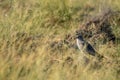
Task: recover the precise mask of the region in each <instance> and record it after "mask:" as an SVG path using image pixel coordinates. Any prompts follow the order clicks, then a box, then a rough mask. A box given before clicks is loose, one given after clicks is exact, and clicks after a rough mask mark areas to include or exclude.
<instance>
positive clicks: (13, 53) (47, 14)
mask: <svg viewBox="0 0 120 80" xmlns="http://www.w3.org/2000/svg"><path fill="white" fill-rule="evenodd" d="M119 5H120V0H114V1H112V0H103V1H101V0H0V32H1V34H0V80H119V79H120V76H119V75H120V44H119V42H118V41H116V43H117V44H116V45H112V46H111V47H109V45H108V44H105V45H100V46H99V49H98V50H99V52H100V53H102V54H104V55H106V56H108V57H110V58H111V59H112V60H113V63H111V64H106V63H104V64H103V65H102V67H101V68H100V69H98V70H88V69H87V68H84V67H81V66H80V64H79V63H78V62H77V58H78V56H79V54H80V52H79V50H76V49H74V48H69V47H68V46H67V45H63V46H62V48H59V47H50V44H54V43H55V42H58V41H60V40H63V39H64V38H65V37H66V35H67V34H73V33H74V31H75V30H77V29H78V27H79V25H80V24H81V23H82V21H83V20H84V18H86V15H94V14H96V13H98V12H100V10H101V9H102V8H105V7H110V8H112V9H113V10H120V6H119ZM113 22H114V24H115V25H114V26H113V28H114V29H113V32H114V33H115V35H116V36H117V37H120V24H119V23H117V22H116V21H113ZM119 22H120V20H119ZM69 57H71V59H69ZM67 58H68V59H67Z"/></svg>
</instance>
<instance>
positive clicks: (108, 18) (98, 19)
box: [76, 9, 120, 44]
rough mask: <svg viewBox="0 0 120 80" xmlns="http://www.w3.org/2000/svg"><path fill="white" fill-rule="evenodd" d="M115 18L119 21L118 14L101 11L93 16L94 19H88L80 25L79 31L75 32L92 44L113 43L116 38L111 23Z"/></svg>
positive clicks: (110, 11) (119, 14)
mask: <svg viewBox="0 0 120 80" xmlns="http://www.w3.org/2000/svg"><path fill="white" fill-rule="evenodd" d="M116 17H117V19H118V17H119V19H120V12H118V11H112V10H110V9H108V10H106V11H102V12H101V13H99V14H96V15H94V17H90V18H88V19H87V21H86V22H84V24H83V25H80V27H79V30H77V31H76V32H77V33H81V34H82V35H83V36H84V38H86V39H87V40H90V41H91V42H93V43H94V44H95V43H97V42H99V43H106V42H110V41H112V42H115V39H116V36H115V34H114V33H113V27H114V26H113V22H114V21H115V20H114V19H116ZM119 19H118V20H119Z"/></svg>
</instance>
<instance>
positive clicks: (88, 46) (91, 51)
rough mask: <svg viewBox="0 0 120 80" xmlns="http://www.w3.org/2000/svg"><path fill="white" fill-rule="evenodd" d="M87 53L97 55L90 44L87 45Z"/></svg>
mask: <svg viewBox="0 0 120 80" xmlns="http://www.w3.org/2000/svg"><path fill="white" fill-rule="evenodd" d="M86 51H87V52H88V53H89V54H90V55H92V56H95V54H96V51H95V49H94V48H93V47H92V46H91V45H90V44H89V43H86Z"/></svg>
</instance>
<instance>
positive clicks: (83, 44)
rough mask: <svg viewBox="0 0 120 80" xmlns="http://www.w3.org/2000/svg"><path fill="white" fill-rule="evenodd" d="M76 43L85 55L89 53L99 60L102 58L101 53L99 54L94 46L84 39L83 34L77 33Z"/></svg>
mask: <svg viewBox="0 0 120 80" xmlns="http://www.w3.org/2000/svg"><path fill="white" fill-rule="evenodd" d="M76 43H77V47H78V49H79V50H80V51H81V52H82V53H83V54H86V55H90V56H93V57H97V58H98V59H99V60H100V59H102V58H104V56H103V55H101V54H99V53H98V52H97V51H96V50H95V49H94V48H93V46H92V45H91V44H90V43H88V42H87V41H86V40H84V38H83V36H82V35H81V34H77V37H76Z"/></svg>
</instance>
